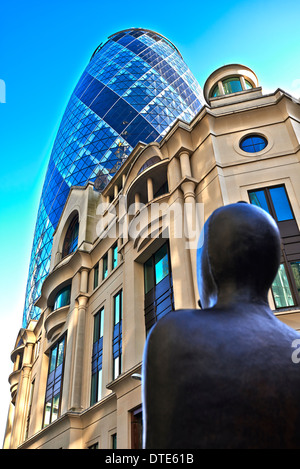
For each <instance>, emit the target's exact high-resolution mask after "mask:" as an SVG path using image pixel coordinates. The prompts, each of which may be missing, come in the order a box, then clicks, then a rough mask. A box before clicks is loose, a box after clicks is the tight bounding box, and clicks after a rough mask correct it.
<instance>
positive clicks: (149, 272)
mask: <svg viewBox="0 0 300 469" xmlns="http://www.w3.org/2000/svg"><path fill="white" fill-rule="evenodd" d="M144 270H145V293H148V292H149V291H150V290H151V289H152V288H153V287H154V275H153V258H152V257H150V259H148V260H147V262H145V264H144Z"/></svg>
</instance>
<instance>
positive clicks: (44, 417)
mask: <svg viewBox="0 0 300 469" xmlns="http://www.w3.org/2000/svg"><path fill="white" fill-rule="evenodd" d="M62 343H63V354H62V356H60V355H59V353H58V352H59V347H60V345H61V344H62ZM66 344H67V335H66V334H64V335H63V336H62V337H60V338H59V339H58V340H57V341H56V342H55V344H54V345H53V346H52V347H51V348H50V351H49V363H48V373H47V381H46V393H45V401H44V412H43V428H46V427H47V426H48V425H50V424H51V423H53V422H54V421H55V420H57V419H58V418H59V417H60V412H61V401H62V393H63V380H64V368H65V355H66ZM55 349H56V357H55V367H54V368H53V369H51V365H52V354H53V352H54V350H55ZM59 357H61V363H59V364H58V359H59ZM60 365H62V368H61V373H60V377H59V381H56V380H55V372H56V371H57V369H58V367H59V366H60ZM52 373H54V375H53V380H51V381H50V383H52V382H53V385H51V388H52V392H50V396H51V397H50V398H48V399H47V392H48V391H49V389H51V388H50V384H49V379H50V375H51V374H52ZM57 382H59V392H55V388H57ZM57 396H59V403H58V408H57V415H56V417H55V418H54V419H53V416H54V415H55V414H54V413H53V404H54V399H55V398H57ZM49 402H50V403H51V405H50V413H49V422H48V423H46V414H47V404H48V403H49Z"/></svg>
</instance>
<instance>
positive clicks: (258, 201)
mask: <svg viewBox="0 0 300 469" xmlns="http://www.w3.org/2000/svg"><path fill="white" fill-rule="evenodd" d="M249 198H250V202H251V204H253V205H256V206H257V207H260V208H262V209H263V210H265V211H266V212H268V213H270V211H269V207H268V204H267V199H266V195H265V191H264V189H262V190H257V191H251V192H249Z"/></svg>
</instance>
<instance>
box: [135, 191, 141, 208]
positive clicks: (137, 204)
mask: <svg viewBox="0 0 300 469" xmlns="http://www.w3.org/2000/svg"><path fill="white" fill-rule="evenodd" d="M134 204H135V207H134V210H135V213H137V212H138V211H139V209H140V194H139V193H138V192H136V193H135V196H134Z"/></svg>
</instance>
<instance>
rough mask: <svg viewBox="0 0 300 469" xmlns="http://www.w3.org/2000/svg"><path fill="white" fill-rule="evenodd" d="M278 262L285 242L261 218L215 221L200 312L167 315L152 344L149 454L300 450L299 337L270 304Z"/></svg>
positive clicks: (246, 212)
mask: <svg viewBox="0 0 300 469" xmlns="http://www.w3.org/2000/svg"><path fill="white" fill-rule="evenodd" d="M279 261H280V236H279V232H278V229H277V226H276V224H275V222H274V221H273V219H272V218H271V217H270V216H269V215H268V214H267V213H266V212H264V211H263V210H261V209H259V208H257V207H255V206H252V205H250V204H246V203H237V204H232V205H228V206H225V207H222V208H220V209H218V210H216V211H215V212H214V213H213V214H212V215H211V216H210V218H209V219H208V220H207V222H206V223H205V226H204V231H203V243H202V245H201V239H200V241H199V247H198V252H197V263H198V267H197V268H198V286H199V296H200V302H201V304H202V309H195V310H180V311H174V312H171V313H169V314H168V315H167V316H165V317H164V318H162V319H161V320H159V321H158V322H157V324H156V325H155V326H154V328H153V329H152V331H151V333H150V334H149V336H148V339H147V342H146V347H145V352H144V361H143V380H142V383H143V412H144V447H145V448H149V449H177V448H181V449H192V448H200V449H201V448H209V449H210V448H266V449H267V448H278V449H279V448H299V447H300V363H299V364H297V363H294V362H293V360H292V353H293V351H294V349H293V347H292V343H293V341H294V340H295V339H299V338H300V334H299V333H298V332H296V331H295V330H293V329H291V328H289V327H288V326H286V325H285V324H283V323H282V322H281V321H280V320H279V319H277V318H276V317H275V315H274V313H273V312H272V311H271V309H270V308H269V305H268V300H267V296H268V291H269V288H270V286H271V284H272V281H273V279H274V277H275V275H276V272H277V269H278V265H279Z"/></svg>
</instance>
